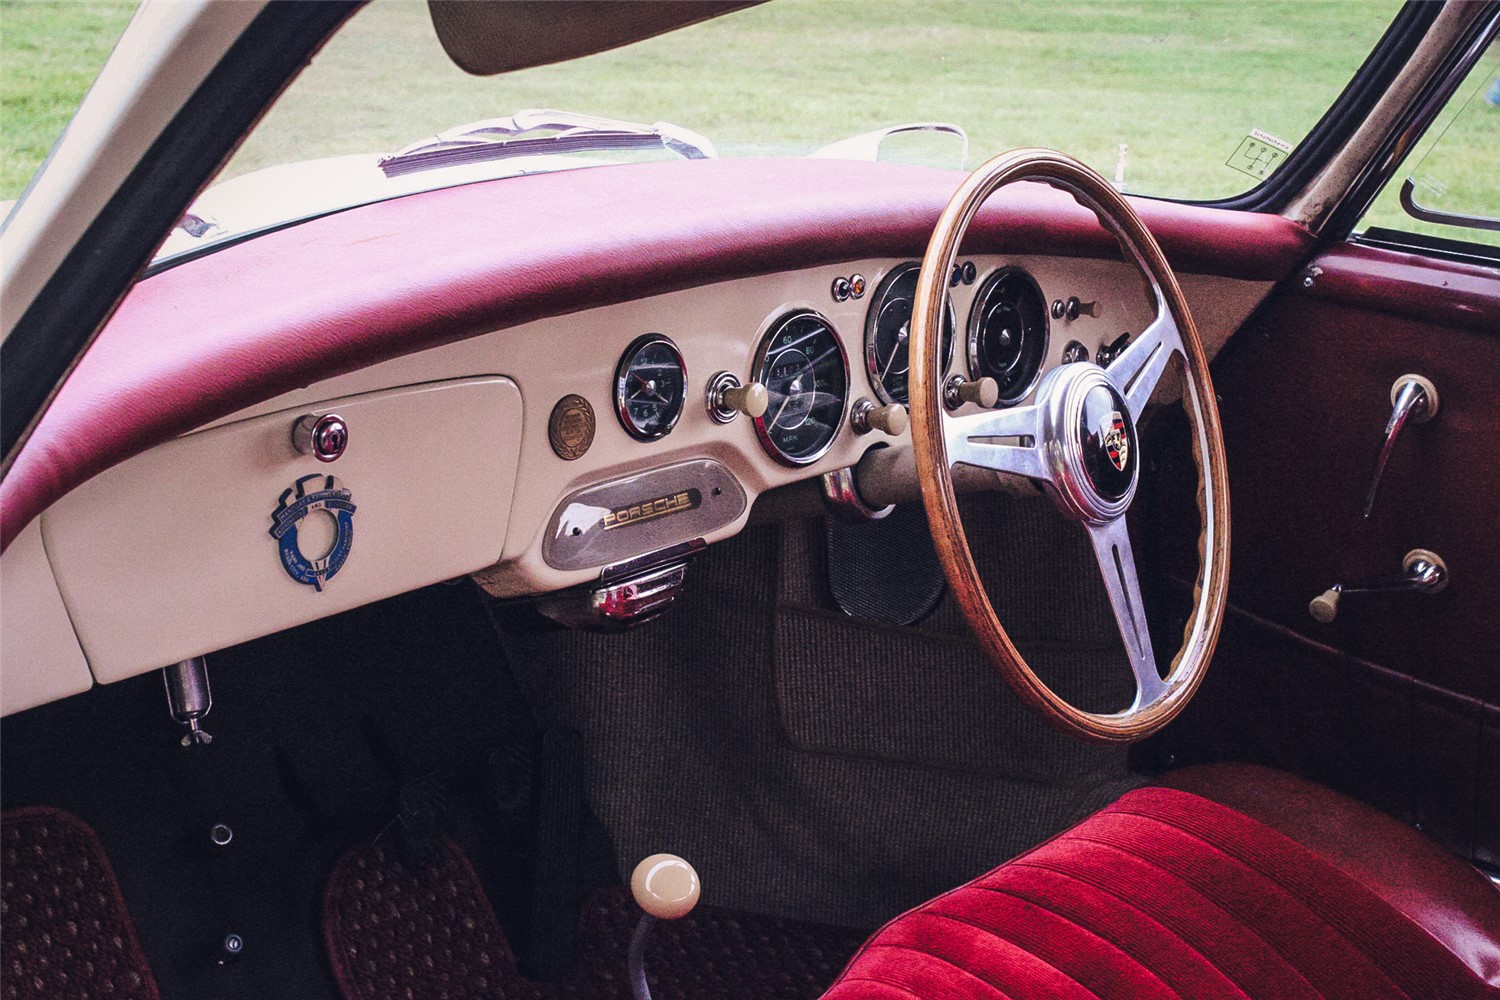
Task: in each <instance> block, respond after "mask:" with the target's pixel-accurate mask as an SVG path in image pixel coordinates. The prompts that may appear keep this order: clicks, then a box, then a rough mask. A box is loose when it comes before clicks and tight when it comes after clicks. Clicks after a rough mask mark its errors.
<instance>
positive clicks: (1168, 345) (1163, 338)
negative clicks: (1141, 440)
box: [1105, 288, 1183, 417]
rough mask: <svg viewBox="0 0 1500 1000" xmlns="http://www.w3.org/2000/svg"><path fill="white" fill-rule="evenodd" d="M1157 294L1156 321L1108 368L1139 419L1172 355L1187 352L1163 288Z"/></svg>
mask: <svg viewBox="0 0 1500 1000" xmlns="http://www.w3.org/2000/svg"><path fill="white" fill-rule="evenodd" d="M1155 291H1156V318H1155V319H1154V320H1152V321H1151V323H1150V324H1149V325H1148V326H1147V327H1146V329H1144V330H1142V331H1141V335H1140V336H1139V337H1137V338H1136V339H1135V340H1133V341H1131V343H1130V344H1129V346H1127V347H1126V348H1125V350H1124V351H1123V352H1121V354H1120V356H1119V357H1118V358H1116V359H1115V360H1114V361H1112V362H1111V363H1110V366H1109V367H1108V368H1107V369H1105V371H1106V373H1107V374H1108V375H1109V378H1110V381H1112V382H1113V383H1114V384H1115V386H1116V387H1117V388H1118V389H1119V390H1120V395H1122V396H1124V397H1125V401H1126V403H1128V404H1129V406H1130V413H1131V416H1133V417H1136V416H1139V415H1140V413H1141V411H1142V410H1144V409H1145V408H1146V403H1147V401H1148V400H1150V399H1151V394H1152V393H1153V392H1155V391H1156V386H1157V384H1158V383H1160V382H1161V377H1162V375H1163V374H1165V372H1166V370H1167V363H1168V362H1169V361H1171V360H1172V355H1173V354H1182V353H1183V350H1182V334H1181V333H1180V332H1179V331H1178V329H1177V322H1176V320H1174V319H1173V318H1172V311H1171V310H1170V309H1169V308H1167V303H1166V300H1165V299H1164V298H1163V296H1162V293H1161V289H1160V288H1157V289H1155Z"/></svg>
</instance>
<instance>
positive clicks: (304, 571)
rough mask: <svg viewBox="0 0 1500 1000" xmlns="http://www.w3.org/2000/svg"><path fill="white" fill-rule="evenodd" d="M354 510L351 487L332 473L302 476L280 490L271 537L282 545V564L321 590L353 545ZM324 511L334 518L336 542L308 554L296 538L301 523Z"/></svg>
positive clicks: (295, 578) (291, 572) (340, 567)
mask: <svg viewBox="0 0 1500 1000" xmlns="http://www.w3.org/2000/svg"><path fill="white" fill-rule="evenodd" d="M354 511H355V507H354V504H353V503H352V502H350V499H349V491H348V490H347V489H345V488H344V485H343V484H342V483H340V482H339V481H338V479H336V478H334V477H333V476H325V475H323V474H321V473H318V474H314V475H311V476H303V477H302V478H301V479H299V480H297V482H296V483H294V484H293V485H292V487H291V489H289V490H286V491H285V492H283V493H282V494H281V503H280V506H278V507H277V508H276V511H275V513H273V514H272V515H271V522H272V523H271V537H272V538H274V539H276V541H277V542H279V543H280V545H281V567H282V568H283V569H285V570H286V573H287V576H290V577H291V578H292V579H293V580H296V581H297V582H298V583H305V584H307V585H308V586H310V587H312V588H313V589H314V590H318V591H321V590H322V589H323V585H324V584H325V583H327V582H328V581H329V580H332V579H333V578H334V577H335V576H336V575H337V574H338V571H339V570H341V569H343V568H344V561H345V560H347V559H348V558H349V550H350V548H351V547H353V545H354ZM317 512H322V513H323V514H325V515H327V516H328V517H330V518H332V520H333V528H334V531H333V544H332V545H331V546H329V548H328V551H326V552H324V553H322V554H321V555H316V556H309V555H308V554H307V553H305V552H303V551H302V547H301V546H300V545H299V544H298V542H297V534H298V531H297V529H298V527H299V526H300V525H301V524H302V521H303V519H304V518H306V517H307V516H308V515H309V514H313V513H317Z"/></svg>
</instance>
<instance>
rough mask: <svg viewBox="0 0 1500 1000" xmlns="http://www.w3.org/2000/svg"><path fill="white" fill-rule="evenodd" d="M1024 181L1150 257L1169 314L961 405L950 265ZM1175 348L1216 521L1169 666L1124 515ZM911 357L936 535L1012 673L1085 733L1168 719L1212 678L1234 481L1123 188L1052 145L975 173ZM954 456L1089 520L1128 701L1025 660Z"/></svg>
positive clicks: (1214, 415)
mask: <svg viewBox="0 0 1500 1000" xmlns="http://www.w3.org/2000/svg"><path fill="white" fill-rule="evenodd" d="M1018 180H1033V181H1042V182H1044V183H1047V184H1049V185H1051V186H1053V187H1057V188H1061V189H1063V190H1065V191H1067V192H1068V193H1070V194H1071V195H1072V196H1073V197H1074V198H1075V199H1076V200H1077V201H1078V202H1079V203H1080V204H1082V205H1083V206H1085V207H1086V208H1089V209H1091V210H1092V211H1093V212H1094V214H1095V215H1097V216H1098V217H1099V220H1100V222H1102V223H1103V224H1104V227H1105V228H1106V229H1108V230H1109V231H1110V232H1111V233H1112V234H1113V235H1114V237H1115V239H1116V240H1118V241H1119V244H1120V248H1121V250H1122V251H1123V252H1124V255H1125V258H1126V260H1127V261H1131V262H1133V263H1134V264H1135V265H1136V267H1137V268H1138V269H1139V270H1140V272H1141V275H1142V277H1143V278H1144V279H1145V284H1146V287H1147V289H1148V292H1149V297H1150V299H1151V300H1152V302H1153V304H1154V306H1155V311H1156V318H1155V319H1153V320H1152V321H1151V323H1150V325H1148V326H1147V327H1146V329H1145V330H1143V331H1142V332H1141V334H1140V335H1139V336H1138V337H1136V338H1135V340H1134V341H1132V342H1131V343H1130V344H1129V346H1128V347H1126V348H1125V350H1124V351H1123V352H1122V353H1121V354H1120V355H1119V356H1118V357H1117V358H1116V359H1115V360H1114V361H1113V362H1111V363H1110V365H1109V367H1108V368H1100V367H1099V366H1098V365H1096V364H1093V363H1091V362H1086V361H1082V362H1074V363H1072V364H1064V365H1059V366H1057V367H1056V368H1054V369H1052V371H1050V372H1048V373H1047V375H1046V376H1045V377H1044V378H1043V379H1042V381H1041V383H1040V384H1039V385H1038V387H1037V390H1036V396H1035V399H1034V401H1033V402H1032V403H1030V404H1029V405H1024V406H1013V407H1010V408H1007V409H999V410H988V409H987V410H981V411H980V412H977V413H964V414H959V415H955V414H950V413H949V412H948V408H947V406H946V405H945V402H944V386H943V372H942V368H941V364H942V362H941V359H942V352H941V351H940V350H939V349H938V332H939V330H940V329H941V326H940V324H941V322H942V310H943V308H944V301H945V297H946V294H947V289H948V276H949V275H950V274H951V273H952V270H953V265H954V261H955V258H956V257H957V255H958V251H959V245H960V244H961V243H962V241H963V237H964V234H965V232H967V230H968V228H969V224H970V222H971V221H972V220H973V218H974V215H975V213H976V212H978V211H979V208H980V206H981V205H983V204H984V202H985V200H986V199H987V198H989V196H990V195H992V194H993V193H994V192H995V191H997V190H998V189H1000V188H1001V187H1003V186H1005V185H1006V184H1010V183H1012V182H1013V181H1018ZM1174 354H1177V355H1180V356H1181V357H1182V359H1183V369H1184V378H1183V383H1184V385H1183V402H1184V409H1186V411H1187V413H1188V418H1189V421H1190V425H1191V431H1192V442H1193V457H1194V460H1195V462H1196V464H1197V467H1198V509H1199V515H1200V521H1201V525H1202V529H1201V534H1200V536H1199V539H1198V556H1199V558H1198V577H1197V580H1196V581H1195V584H1194V588H1193V610H1192V614H1191V616H1190V617H1189V619H1188V622H1187V626H1186V628H1185V629H1184V631H1183V641H1182V646H1181V648H1180V649H1179V650H1178V651H1177V655H1176V656H1174V657H1173V658H1172V660H1171V663H1170V665H1169V666H1168V668H1167V670H1166V673H1165V675H1163V674H1162V673H1161V672H1160V670H1159V669H1158V666H1157V664H1158V662H1159V661H1158V660H1157V657H1156V653H1155V651H1154V650H1153V649H1152V644H1151V635H1150V631H1149V629H1148V628H1147V624H1146V615H1145V608H1144V605H1143V603H1142V600H1141V586H1140V581H1139V579H1138V578H1137V575H1136V565H1135V556H1134V554H1133V552H1132V550H1131V546H1130V535H1129V532H1128V531H1127V529H1126V525H1125V512H1126V511H1127V510H1128V509H1129V508H1130V503H1131V500H1132V499H1133V498H1134V497H1135V493H1136V487H1137V485H1138V484H1139V482H1140V470H1141V443H1140V438H1139V437H1138V435H1137V431H1136V420H1137V419H1138V418H1139V416H1140V414H1141V411H1142V410H1143V409H1144V408H1145V406H1146V401H1147V400H1148V399H1149V398H1150V397H1151V393H1152V390H1153V389H1155V388H1156V385H1157V383H1158V382H1159V381H1160V379H1161V377H1162V374H1163V373H1164V372H1165V370H1166V367H1167V362H1168V361H1169V360H1170V359H1171V357H1172V355H1174ZM911 357H912V362H911V378H912V385H911V417H912V443H913V446H914V449H915V454H916V464H917V472H918V477H919V480H920V483H921V488H922V502H923V505H924V506H925V507H926V508H927V520H928V524H929V525H930V526H931V528H932V538H933V542H934V543H935V544H936V546H937V552H938V556H939V558H940V560H941V561H942V564H943V570H944V572H945V573H946V574H947V576H948V582H949V584H950V585H951V586H952V587H953V591H954V594H955V595H956V596H957V598H958V601H959V604H960V606H961V607H962V608H963V612H964V615H965V616H966V617H967V618H968V620H969V625H970V627H971V628H972V629H973V630H974V634H975V635H976V636H977V637H978V639H979V642H980V644H981V645H982V646H983V647H984V650H985V652H986V653H987V654H988V655H989V658H990V659H991V660H992V661H993V662H994V664H995V666H996V667H998V668H999V670H1000V674H1001V676H1003V677H1004V678H1005V680H1006V682H1007V683H1008V684H1010V686H1011V687H1012V688H1013V689H1014V690H1015V691H1016V693H1017V694H1019V695H1020V696H1021V698H1022V699H1024V700H1025V701H1026V702H1027V703H1028V704H1029V705H1031V706H1032V707H1033V708H1035V709H1036V710H1037V711H1039V712H1040V713H1042V715H1043V716H1044V717H1045V718H1046V719H1047V720H1048V721H1049V722H1051V723H1052V724H1053V725H1054V726H1056V727H1057V728H1059V729H1061V730H1062V731H1064V732H1066V733H1069V734H1071V735H1073V736H1077V737H1079V738H1081V739H1084V740H1090V741H1095V742H1104V743H1127V742H1133V741H1135V740H1139V739H1143V738H1144V737H1146V736H1149V735H1151V734H1152V733H1154V732H1156V731H1157V730H1159V729H1161V728H1162V727H1163V726H1165V725H1166V724H1167V723H1168V722H1170V721H1171V720H1172V719H1173V718H1175V717H1176V715H1177V713H1179V712H1181V711H1182V709H1183V708H1184V707H1185V706H1186V705H1187V703H1188V700H1189V699H1191V698H1192V696H1193V694H1194V692H1195V691H1197V689H1198V685H1199V684H1200V683H1202V681H1203V676H1204V673H1205V671H1206V670H1207V668H1208V661H1209V659H1210V657H1212V655H1213V651H1214V644H1215V642H1216V641H1217V639H1218V635H1219V628H1220V625H1221V624H1222V621H1223V615H1224V599H1225V593H1226V591H1227V589H1228V580H1229V484H1228V480H1227V477H1226V472H1225V462H1224V438H1223V434H1222V432H1221V431H1220V429H1219V413H1218V409H1217V407H1216V406H1215V405H1214V389H1213V384H1212V382H1210V380H1209V374H1208V359H1207V357H1206V356H1205V355H1204V353H1203V345H1202V343H1201V342H1200V341H1199V339H1198V330H1197V327H1195V326H1194V325H1193V319H1192V316H1191V315H1189V313H1188V307H1187V302H1186V300H1185V299H1184V298H1183V295H1182V289H1181V288H1180V287H1179V286H1178V284H1177V279H1176V277H1175V276H1174V275H1173V273H1172V270H1171V268H1170V267H1169V266H1168V264H1167V260H1166V257H1165V256H1163V254H1162V251H1161V247H1159V246H1158V245H1157V243H1156V240H1155V239H1153V238H1152V236H1151V234H1150V233H1149V232H1148V231H1147V230H1146V227H1145V225H1144V224H1143V223H1142V222H1141V219H1140V216H1138V215H1137V214H1136V213H1135V210H1134V209H1133V208H1131V207H1130V205H1129V204H1128V203H1127V202H1126V201H1125V199H1124V197H1122V196H1121V195H1120V194H1119V192H1117V191H1116V190H1115V189H1114V188H1113V187H1111V186H1110V184H1109V183H1108V182H1107V181H1105V180H1104V178H1102V177H1100V176H1099V175H1098V174H1097V173H1095V172H1094V171H1093V170H1091V169H1089V168H1088V167H1086V166H1084V165H1083V164H1082V163H1080V162H1078V161H1077V160H1075V159H1073V158H1072V157H1069V156H1065V155H1063V154H1061V153H1057V152H1053V151H1052V150H1047V149H1017V150H1012V151H1011V152H1009V153H1003V154H1001V155H1000V156H997V157H995V158H994V159H992V160H990V161H989V162H987V163H985V164H984V165H983V166H981V167H980V168H979V169H978V170H976V171H974V173H973V174H972V175H970V176H969V178H968V179H967V180H965V181H964V183H963V184H962V185H961V186H960V187H959V189H958V191H957V193H955V194H954V196H953V199H952V201H950V202H949V203H948V207H947V208H946V209H944V211H943V214H942V217H941V218H939V220H938V224H937V228H936V230H934V232H933V234H932V241H931V242H930V243H929V244H928V246H927V253H926V256H925V257H924V258H923V260H922V267H921V276H920V278H919V280H918V284H917V295H916V302H915V305H914V308H913V317H912V329H911ZM955 465H971V466H977V467H979V468H982V469H989V470H994V471H998V472H1004V473H1010V474H1013V475H1019V476H1025V477H1027V478H1029V479H1032V480H1034V481H1036V482H1039V483H1040V484H1041V485H1042V486H1043V488H1044V489H1045V491H1046V492H1047V493H1048V494H1049V495H1050V496H1051V497H1052V499H1053V500H1054V501H1055V502H1056V504H1057V507H1058V509H1059V510H1060V511H1061V512H1062V515H1063V516H1064V517H1066V518H1069V519H1071V520H1074V521H1077V522H1079V523H1080V524H1082V525H1083V527H1084V528H1085V529H1086V530H1087V532H1088V534H1089V538H1090V539H1091V540H1092V542H1093V548H1094V555H1095V558H1096V560H1097V562H1098V564H1099V569H1100V572H1101V573H1102V574H1103V577H1104V585H1105V589H1106V590H1107V591H1108V593H1109V600H1110V604H1111V606H1112V607H1113V609H1114V614H1115V621H1116V623H1117V624H1118V625H1119V629H1120V636H1121V638H1122V639H1123V640H1124V642H1125V651H1126V654H1127V655H1128V657H1129V660H1130V669H1131V672H1132V674H1134V677H1135V686H1136V694H1135V700H1134V701H1133V702H1132V703H1131V704H1130V705H1129V706H1128V707H1126V708H1124V709H1122V710H1121V711H1118V712H1114V713H1108V714H1104V713H1097V712H1088V711H1084V710H1083V709H1080V708H1078V707H1076V706H1075V705H1073V704H1071V703H1070V702H1068V701H1066V700H1065V699H1063V698H1062V697H1060V696H1059V695H1058V694H1057V693H1056V692H1054V691H1053V690H1052V689H1051V688H1049V687H1048V686H1047V685H1046V684H1045V683H1043V682H1042V680H1041V679H1040V678H1038V677H1037V675H1036V673H1035V672H1034V671H1033V670H1032V669H1031V667H1030V666H1028V665H1027V663H1026V660H1025V659H1024V658H1023V657H1022V656H1021V653H1020V652H1019V651H1018V650H1017V649H1016V647H1015V644H1014V643H1012V642H1011V640H1010V637H1009V636H1008V635H1006V633H1005V629H1004V627H1003V626H1002V625H1001V624H1000V620H999V618H998V617H996V615H995V609H994V607H993V606H992V605H991V604H990V600H989V597H988V595H987V594H986V593H985V589H984V586H983V584H982V582H981V580H980V577H979V569H978V567H977V566H975V564H974V557H973V554H972V552H971V551H970V549H969V542H968V538H967V536H966V535H965V534H964V527H963V522H962V521H961V520H960V519H959V513H958V498H957V494H956V493H955V491H954V487H953V467H954V466H955Z"/></svg>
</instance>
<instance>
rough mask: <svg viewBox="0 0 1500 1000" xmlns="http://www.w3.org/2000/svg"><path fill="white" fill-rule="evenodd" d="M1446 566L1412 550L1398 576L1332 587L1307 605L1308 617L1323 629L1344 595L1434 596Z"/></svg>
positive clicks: (1422, 551) (1445, 583) (1434, 557)
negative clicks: (1399, 592) (1410, 593)
mask: <svg viewBox="0 0 1500 1000" xmlns="http://www.w3.org/2000/svg"><path fill="white" fill-rule="evenodd" d="M1448 579H1449V577H1448V564H1447V563H1445V562H1443V559H1442V557H1441V556H1439V555H1438V554H1437V553H1436V552H1428V551H1427V550H1426V549H1412V550H1411V551H1410V552H1408V553H1407V554H1406V557H1405V558H1404V559H1402V560H1401V573H1400V575H1399V576H1384V577H1379V578H1377V579H1374V580H1366V581H1365V582H1364V583H1335V584H1334V585H1333V586H1332V587H1329V588H1328V589H1327V590H1325V591H1323V592H1322V593H1321V594H1319V595H1318V596H1317V597H1314V598H1313V599H1312V600H1311V601H1308V602H1307V611H1308V614H1310V615H1312V616H1313V617H1314V618H1315V619H1317V620H1318V621H1319V622H1322V623H1323V624H1324V625H1327V624H1328V623H1329V622H1331V621H1333V619H1334V618H1335V617H1337V616H1338V613H1339V598H1341V597H1343V596H1344V595H1345V594H1373V593H1378V592H1381V591H1397V590H1414V591H1416V592H1417V593H1419V594H1436V593H1437V592H1438V591H1440V590H1442V589H1443V588H1444V587H1446V586H1448Z"/></svg>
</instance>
